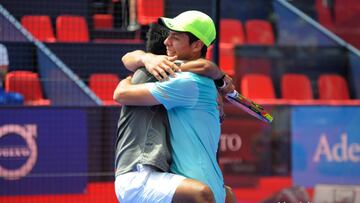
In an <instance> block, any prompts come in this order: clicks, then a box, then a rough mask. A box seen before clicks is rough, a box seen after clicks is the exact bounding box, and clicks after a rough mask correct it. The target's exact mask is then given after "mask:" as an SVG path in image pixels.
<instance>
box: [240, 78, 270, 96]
mask: <svg viewBox="0 0 360 203" xmlns="http://www.w3.org/2000/svg"><path fill="white" fill-rule="evenodd" d="M240 89H241V93H242V94H243V95H244V96H245V97H248V98H250V99H275V98H276V97H275V91H274V86H273V83H272V80H271V78H270V77H269V76H268V75H264V74H255V73H253V74H246V75H244V76H243V77H242V80H241V87H240Z"/></svg>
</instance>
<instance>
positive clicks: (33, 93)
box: [5, 71, 120, 105]
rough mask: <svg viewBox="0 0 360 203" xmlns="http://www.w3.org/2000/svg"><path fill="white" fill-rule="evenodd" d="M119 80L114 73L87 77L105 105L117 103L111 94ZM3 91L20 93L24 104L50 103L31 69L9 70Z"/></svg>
mask: <svg viewBox="0 0 360 203" xmlns="http://www.w3.org/2000/svg"><path fill="white" fill-rule="evenodd" d="M119 81H120V79H119V77H118V76H117V75H116V74H111V73H94V74H91V76H90V78H89V87H90V89H91V90H92V91H93V92H94V93H95V94H96V95H97V96H98V97H99V98H100V99H101V100H102V101H103V103H104V104H105V105H117V103H116V102H115V101H114V100H113V98H112V96H113V92H114V90H115V88H116V86H117V84H118V83H119ZM5 91H7V92H18V93H20V94H22V95H23V96H24V100H25V104H26V105H50V104H51V101H50V100H49V99H45V97H44V93H43V89H42V85H41V81H40V78H39V74H38V73H34V72H31V71H12V72H9V73H8V74H7V75H6V77H5Z"/></svg>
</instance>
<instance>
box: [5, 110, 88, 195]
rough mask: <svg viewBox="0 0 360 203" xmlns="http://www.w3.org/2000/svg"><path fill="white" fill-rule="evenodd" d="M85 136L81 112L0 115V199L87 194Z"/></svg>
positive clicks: (57, 111)
mask: <svg viewBox="0 0 360 203" xmlns="http://www.w3.org/2000/svg"><path fill="white" fill-rule="evenodd" d="M86 135H87V132H86V112H84V111H82V110H74V109H59V108H16V109H0V195H19V194H59V193H81V192H83V191H84V189H85V187H86V183H87V137H86Z"/></svg>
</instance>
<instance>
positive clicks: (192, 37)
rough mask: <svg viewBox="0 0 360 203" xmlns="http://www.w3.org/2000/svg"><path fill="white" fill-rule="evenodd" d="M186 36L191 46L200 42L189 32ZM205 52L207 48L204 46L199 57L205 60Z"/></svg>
mask: <svg viewBox="0 0 360 203" xmlns="http://www.w3.org/2000/svg"><path fill="white" fill-rule="evenodd" d="M186 34H187V35H188V36H189V43H190V44H192V43H193V42H196V41H198V40H200V39H199V38H197V37H196V36H195V35H193V34H192V33H190V32H186ZM206 52H207V46H206V45H205V44H204V46H203V47H202V49H201V57H203V58H205V56H206Z"/></svg>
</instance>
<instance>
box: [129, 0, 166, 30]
mask: <svg viewBox="0 0 360 203" xmlns="http://www.w3.org/2000/svg"><path fill="white" fill-rule="evenodd" d="M136 3H137V4H136V7H137V21H138V23H139V24H140V25H149V24H150V23H153V22H156V21H157V19H158V18H159V16H164V0H151V1H149V0H137V2H136Z"/></svg>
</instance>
